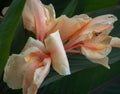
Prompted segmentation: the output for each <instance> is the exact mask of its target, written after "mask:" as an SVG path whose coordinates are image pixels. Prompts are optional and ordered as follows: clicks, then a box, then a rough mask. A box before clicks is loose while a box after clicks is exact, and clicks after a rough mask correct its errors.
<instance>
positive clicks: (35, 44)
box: [22, 37, 46, 52]
mask: <svg viewBox="0 0 120 94" xmlns="http://www.w3.org/2000/svg"><path fill="white" fill-rule="evenodd" d="M31 47H36V48H38V49H40V50H42V51H43V52H46V49H45V46H44V44H43V43H42V42H41V41H39V40H35V39H33V38H32V37H30V38H29V39H28V41H27V43H26V45H25V47H24V48H23V50H22V52H24V51H25V50H27V49H28V48H31Z"/></svg>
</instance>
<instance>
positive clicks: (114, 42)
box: [110, 37, 120, 48]
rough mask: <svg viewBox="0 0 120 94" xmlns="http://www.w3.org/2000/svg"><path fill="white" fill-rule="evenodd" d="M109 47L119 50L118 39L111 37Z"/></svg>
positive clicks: (119, 40)
mask: <svg viewBox="0 0 120 94" xmlns="http://www.w3.org/2000/svg"><path fill="white" fill-rule="evenodd" d="M110 45H111V46H113V47H119V48H120V38H117V37H112V40H111V42H110Z"/></svg>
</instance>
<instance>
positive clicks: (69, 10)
mask: <svg viewBox="0 0 120 94" xmlns="http://www.w3.org/2000/svg"><path fill="white" fill-rule="evenodd" d="M77 4H78V0H71V1H70V3H69V4H68V5H67V7H66V8H65V9H64V11H63V13H62V14H65V15H67V16H69V17H71V16H72V15H73V13H74V11H75V9H76V6H77Z"/></svg>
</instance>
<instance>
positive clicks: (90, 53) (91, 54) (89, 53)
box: [81, 46, 112, 59]
mask: <svg viewBox="0 0 120 94" xmlns="http://www.w3.org/2000/svg"><path fill="white" fill-rule="evenodd" d="M111 50H112V48H111V47H110V46H109V47H107V48H105V49H102V50H97V51H96V50H91V49H88V48H86V47H81V52H82V54H83V55H85V56H86V57H87V58H91V59H101V58H104V57H106V56H107V55H108V54H109V53H110V52H111Z"/></svg>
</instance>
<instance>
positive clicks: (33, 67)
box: [23, 58, 51, 94]
mask: <svg viewBox="0 0 120 94" xmlns="http://www.w3.org/2000/svg"><path fill="white" fill-rule="evenodd" d="M41 64H42V65H41ZM50 64H51V60H50V59H49V58H46V59H44V60H43V61H42V62H39V61H38V60H37V58H34V59H32V61H31V63H30V64H29V65H28V66H27V68H26V70H25V73H24V79H23V94H36V93H37V89H38V88H39V86H40V85H41V83H42V82H43V80H44V78H45V77H46V76H47V74H48V73H49V70H50Z"/></svg>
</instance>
